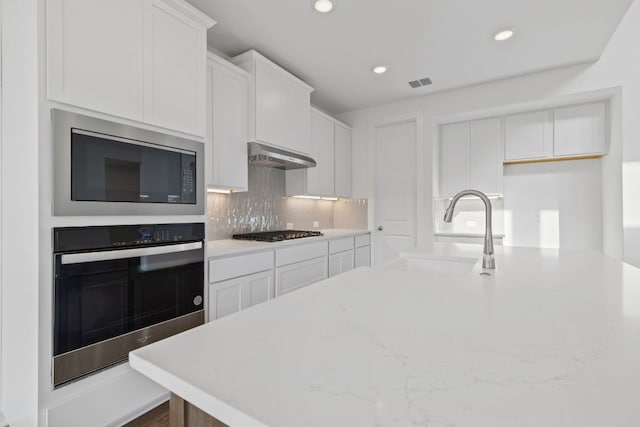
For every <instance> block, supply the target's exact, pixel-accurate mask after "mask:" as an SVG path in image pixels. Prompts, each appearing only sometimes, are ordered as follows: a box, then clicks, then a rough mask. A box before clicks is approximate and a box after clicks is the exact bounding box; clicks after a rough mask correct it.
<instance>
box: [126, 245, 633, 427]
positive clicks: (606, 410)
mask: <svg viewBox="0 0 640 427" xmlns="http://www.w3.org/2000/svg"><path fill="white" fill-rule="evenodd" d="M430 251H431V252H433V253H434V254H436V258H437V257H440V256H445V257H449V256H458V257H467V259H468V257H470V256H472V257H473V258H474V259H479V257H480V255H481V253H480V252H481V249H479V246H476V245H440V246H438V245H436V246H434V248H432V249H431V248H430ZM442 259H446V258H442ZM496 265H497V269H496V270H495V271H492V272H491V275H490V276H485V275H480V273H481V272H482V270H481V268H480V267H479V264H478V263H476V264H475V265H473V264H471V266H470V269H469V270H468V271H464V269H460V268H453V269H446V268H444V269H442V268H440V269H433V270H430V269H429V268H422V267H421V264H420V263H419V262H418V263H417V264H411V263H405V264H398V263H393V264H392V265H390V266H387V267H386V268H383V267H378V268H362V269H357V270H355V271H352V272H349V273H345V274H342V275H339V276H336V277H334V278H332V279H329V280H326V281H323V282H320V283H317V284H315V285H312V286H309V287H307V288H304V289H301V290H299V291H295V292H292V293H290V294H287V295H284V296H282V297H280V298H276V299H273V300H271V301H269V302H267V303H264V304H261V305H259V306H256V307H253V308H251V309H249V310H246V311H243V312H241V313H237V314H235V315H230V316H228V317H225V318H223V319H220V320H218V321H215V322H212V323H209V324H206V325H203V326H200V327H198V328H195V329H192V330H190V331H187V332H185V333H182V334H179V335H176V336H174V337H171V338H168V339H166V340H164V341H161V342H158V343H154V344H151V345H149V346H147V347H144V348H141V349H139V350H136V351H134V352H132V353H131V354H130V364H131V366H132V367H133V368H134V369H136V370H138V371H140V372H141V373H143V374H144V375H146V376H148V377H149V378H151V379H152V380H154V381H156V382H157V383H159V384H160V385H162V386H164V387H166V388H167V389H169V390H170V391H171V392H172V394H173V395H175V396H176V399H175V400H174V402H182V399H184V401H186V402H190V403H191V404H192V405H194V406H195V407H196V408H199V409H201V410H202V411H204V413H206V414H209V415H210V416H211V417H213V418H215V419H217V420H219V421H220V422H222V423H224V424H227V425H230V426H271V427H288V426H291V427H302V426H333V427H335V426H350V427H351V426H473V427H499V426H505V427H507V426H508V427H512V426H545V427H551V426H558V427H559V426H562V427H568V426H580V427H588V426H594V427H595V426H598V427H601V426H616V427H626V426H629V427H631V426H638V425H640V407H639V406H638V396H640V269H637V268H634V267H631V266H629V265H626V264H623V263H621V262H619V261H616V260H613V259H611V258H608V257H606V256H603V255H602V254H600V253H597V252H575V251H561V250H544V249H529V248H497V250H496ZM210 425H216V424H210Z"/></svg>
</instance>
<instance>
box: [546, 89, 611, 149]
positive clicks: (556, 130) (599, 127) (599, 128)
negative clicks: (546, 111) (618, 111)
mask: <svg viewBox="0 0 640 427" xmlns="http://www.w3.org/2000/svg"><path fill="white" fill-rule="evenodd" d="M606 107H607V106H606V103H605V102H597V103H592V104H583V105H574V106H570V107H562V108H556V109H555V110H554V127H553V136H554V146H553V154H554V156H577V155H588V154H601V153H605V152H606V151H607V146H606V141H607V137H606V131H607V129H606V127H607V108H606Z"/></svg>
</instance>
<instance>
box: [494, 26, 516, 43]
mask: <svg viewBox="0 0 640 427" xmlns="http://www.w3.org/2000/svg"><path fill="white" fill-rule="evenodd" d="M513 34H514V31H513V29H506V30H500V31H498V32H497V33H496V34H495V35H494V36H493V38H494V39H495V40H496V41H499V42H502V41H505V40H509V39H510V38H511V37H513Z"/></svg>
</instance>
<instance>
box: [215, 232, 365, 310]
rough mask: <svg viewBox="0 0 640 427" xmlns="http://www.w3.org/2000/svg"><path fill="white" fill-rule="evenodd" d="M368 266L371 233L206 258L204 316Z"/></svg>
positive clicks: (242, 306)
mask: <svg viewBox="0 0 640 427" xmlns="http://www.w3.org/2000/svg"><path fill="white" fill-rule="evenodd" d="M369 265H371V235H370V234H361V235H357V236H355V237H353V236H349V237H338V238H334V239H331V240H321V241H312V242H306V243H303V242H300V243H299V244H297V243H296V244H292V245H287V246H285V247H279V248H276V249H267V250H262V251H259V252H253V253H248V254H247V253H241V254H236V255H231V256H220V257H212V258H210V259H209V296H208V301H207V302H208V308H207V311H208V314H209V321H211V320H216V319H220V318H221V317H224V316H227V315H229V314H232V313H236V312H238V311H241V310H244V309H247V308H249V307H252V306H254V305H256V304H260V303H263V302H265V301H268V300H270V299H272V298H274V297H277V296H280V295H284V294H286V293H289V292H291V291H294V290H296V289H300V288H303V287H305V286H308V285H311V284H313V283H316V282H319V281H320V280H324V279H326V278H328V277H333V276H336V275H338V274H341V273H344V272H346V271H349V270H353V268H354V267H362V266H369Z"/></svg>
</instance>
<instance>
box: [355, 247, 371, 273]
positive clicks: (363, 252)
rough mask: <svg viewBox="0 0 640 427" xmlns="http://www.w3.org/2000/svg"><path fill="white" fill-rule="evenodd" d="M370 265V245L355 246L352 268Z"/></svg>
mask: <svg viewBox="0 0 640 427" xmlns="http://www.w3.org/2000/svg"><path fill="white" fill-rule="evenodd" d="M370 266H371V246H362V247H360V248H356V250H355V255H354V268H358V267H370Z"/></svg>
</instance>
